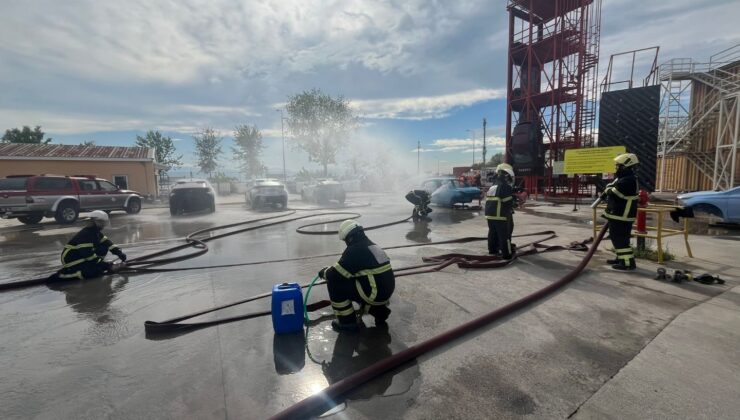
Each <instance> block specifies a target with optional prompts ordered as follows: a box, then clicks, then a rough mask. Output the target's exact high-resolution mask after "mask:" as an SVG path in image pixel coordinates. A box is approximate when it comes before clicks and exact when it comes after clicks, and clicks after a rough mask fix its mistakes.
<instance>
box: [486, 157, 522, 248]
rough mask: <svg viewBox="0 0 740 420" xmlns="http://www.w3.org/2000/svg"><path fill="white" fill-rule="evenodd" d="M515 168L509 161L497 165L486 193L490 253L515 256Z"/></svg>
mask: <svg viewBox="0 0 740 420" xmlns="http://www.w3.org/2000/svg"><path fill="white" fill-rule="evenodd" d="M513 184H514V168H512V166H511V165H509V164H508V163H502V164H500V165H498V166H497V167H496V180H495V181H494V184H493V186H491V188H489V190H488V192H487V193H486V219H487V220H488V253H489V254H498V253H501V256H502V257H503V258H504V259H506V260H510V259H511V258H513V247H512V244H511V234H512V232H513V225H514V220H513V216H512V214H513V212H514V200H515V197H514V188H513V187H512V185H513Z"/></svg>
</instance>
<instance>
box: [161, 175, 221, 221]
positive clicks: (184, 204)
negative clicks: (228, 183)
mask: <svg viewBox="0 0 740 420" xmlns="http://www.w3.org/2000/svg"><path fill="white" fill-rule="evenodd" d="M198 211H208V212H209V213H213V212H215V211H216V191H215V190H214V189H213V186H211V184H210V183H209V182H208V181H206V180H205V179H182V180H180V181H177V183H176V184H175V185H173V186H172V189H171V190H170V214H171V215H173V216H177V215H180V214H183V213H192V212H198Z"/></svg>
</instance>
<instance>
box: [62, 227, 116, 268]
mask: <svg viewBox="0 0 740 420" xmlns="http://www.w3.org/2000/svg"><path fill="white" fill-rule="evenodd" d="M108 251H110V252H111V253H113V254H116V255H117V256H118V257H119V258H121V260H123V261H125V260H126V254H124V253H123V251H121V249H120V248H118V247H117V246H116V245H114V244H113V242H111V240H110V239H108V237H107V236H105V235H104V234H103V232H102V231H101V230H100V228H99V227H97V226H95V225H92V226H87V227H85V228H83V229H82V230H80V231H79V232H78V233H77V235H75V236H74V237H73V238H72V239H71V240H70V241H69V242H68V243H67V245H65V246H64V251H62V269H61V270H59V272H58V273H57V274H58V276H59V278H62V279H89V278H95V277H100V276H102V275H103V274H104V273H105V272H106V271H108V270H110V268H111V263H109V262H106V261H105V260H104V257H105V256H106V255H107V254H108Z"/></svg>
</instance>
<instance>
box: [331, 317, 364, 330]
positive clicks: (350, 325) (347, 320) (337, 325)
mask: <svg viewBox="0 0 740 420" xmlns="http://www.w3.org/2000/svg"><path fill="white" fill-rule="evenodd" d="M331 328H332V329H333V330H334V331H337V332H340V333H341V332H348V333H354V332H357V331H358V330H359V329H360V325H359V322H358V320H357V316H356V315H355V314H352V315H347V316H338V317H337V319H335V320H333V321H332V322H331Z"/></svg>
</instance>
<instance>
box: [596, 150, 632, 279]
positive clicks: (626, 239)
mask: <svg viewBox="0 0 740 420" xmlns="http://www.w3.org/2000/svg"><path fill="white" fill-rule="evenodd" d="M614 163H615V164H616V166H617V168H616V178H615V179H614V181H612V182H611V183H610V184H608V185H607V186H606V188H605V189H604V193H603V195H602V198H605V199H606V200H607V201H606V212H605V213H604V214H603V217H605V218H606V219H607V220H609V237H610V238H611V241H612V245H613V246H614V252H615V253H616V254H617V256H616V258H615V259H612V260H607V264H611V266H612V268H614V269H615V270H634V269H635V268H636V265H635V253H634V250H633V249H632V247H631V246H630V236H631V234H632V224H633V223H634V222H635V217H636V216H637V199H638V193H639V185H638V183H637V176H636V174H635V169H636V168H637V164H638V163H639V161H638V160H637V156H636V155H634V154H633V153H624V154H621V155H619V156H617V157H616V158H614Z"/></svg>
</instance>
